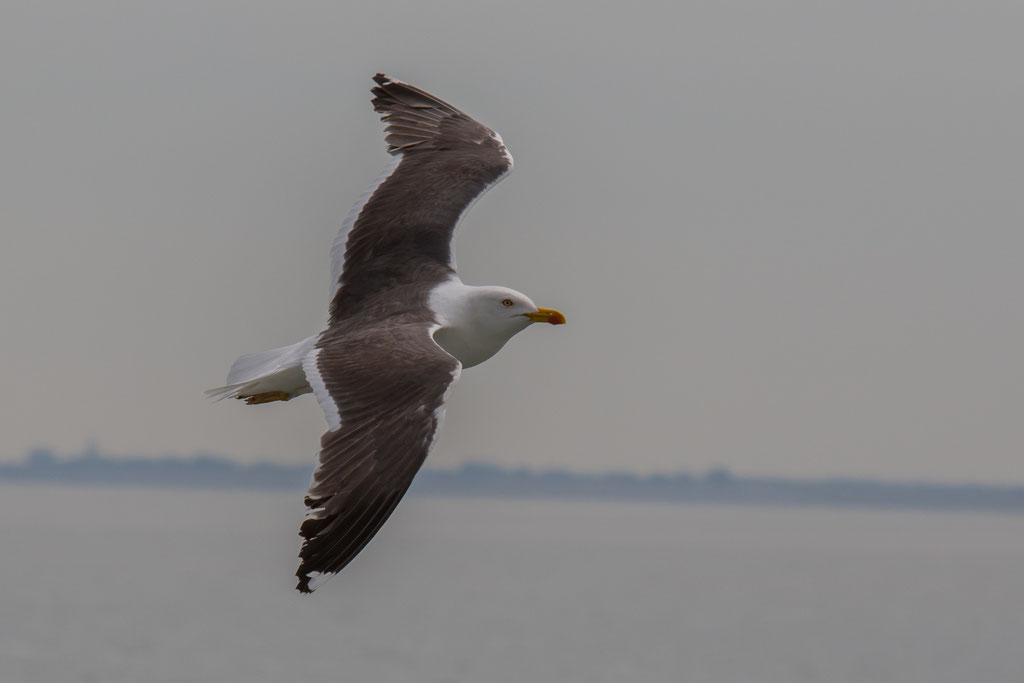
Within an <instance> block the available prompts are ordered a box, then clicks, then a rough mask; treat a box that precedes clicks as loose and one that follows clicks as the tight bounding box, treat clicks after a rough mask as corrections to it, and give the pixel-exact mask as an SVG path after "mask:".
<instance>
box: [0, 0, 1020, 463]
mask: <svg viewBox="0 0 1024 683" xmlns="http://www.w3.org/2000/svg"><path fill="white" fill-rule="evenodd" d="M1022 30H1024V6H1022V5H1021V4H1020V3H1017V2H1005V3H1001V2H972V3H961V2H931V3H917V2H914V3H910V2H899V1H893V0H885V1H875V0H872V1H869V2H844V3H834V2H820V1H818V0H815V1H814V2H759V1H754V0H738V1H735V2H722V1H715V2H696V3H695V2H689V3H687V2H682V3H679V2H672V3H663V4H661V3H659V4H653V3H643V2H616V3H610V4H609V3H596V2H572V3H557V2H549V1H544V2H539V1H533V0H528V1H525V2H504V3H500V4H496V3H489V2H481V1H480V0H466V1H460V2H418V1H413V0H404V1H402V2H398V3H394V2H364V3H305V2H287V3H285V2H279V3H268V2H256V1H247V2H233V3H227V2H211V1H210V0H202V1H201V2H200V1H184V2H173V3H169V2H168V3H151V2H106V1H103V0H92V1H91V2H88V3H82V2H70V1H67V0H64V1H54V2H46V3H38V2H17V1H11V0H8V1H7V2H5V3H4V4H3V8H2V9H0V89H2V90H0V92H2V102H3V116H2V119H0V149H2V150H3V152H2V156H0V188H2V190H0V192H2V194H3V197H2V207H3V214H2V221H3V223H2V227H3V230H2V242H0V363H2V372H3V379H4V382H3V387H4V391H3V392H2V393H0V415H2V416H3V417H2V418H0V419H2V421H3V423H2V428H0V434H2V441H0V444H2V449H0V458H3V459H17V458H20V457H22V455H23V453H24V451H25V449H27V448H28V447H30V446H32V445H37V444H45V445H50V446H53V447H55V448H57V449H58V450H62V451H65V452H67V451H70V450H77V449H78V448H80V447H81V445H82V444H83V442H84V441H85V440H86V439H87V438H89V437H95V438H97V439H98V440H99V442H100V444H101V445H102V447H103V448H104V450H107V451H111V452H114V453H124V454H129V453H140V454H156V453H190V452H193V451H196V450H205V451H213V452H217V453H222V454H227V455H231V456H234V457H237V458H240V459H247V460H263V459H272V460H277V461H282V462H292V463H298V462H309V463H312V462H313V459H314V457H315V453H316V450H317V445H318V441H319V436H320V434H321V432H322V431H323V430H324V421H323V417H322V415H321V414H320V410H319V408H318V407H317V406H316V404H315V401H313V400H312V399H311V398H310V397H308V396H306V397H303V398H302V399H300V400H296V401H293V402H290V403H288V404H281V403H277V404H273V405H269V406H258V407H247V406H243V405H240V404H239V403H237V402H232V403H219V404H210V403H208V402H207V401H206V400H205V399H204V397H203V394H202V390H203V389H206V388H209V387H212V386H217V385H219V384H220V383H221V382H222V380H223V378H224V375H225V374H226V371H227V369H228V367H229V366H230V364H231V362H232V361H233V360H234V358H235V357H236V356H237V355H238V354H240V353H243V352H249V351H258V350H262V349H265V348H270V347H273V346H278V345H282V344H287V343H291V342H294V341H297V340H299V339H301V338H303V337H305V336H307V335H309V334H312V333H313V332H316V331H317V330H319V329H320V327H321V326H322V324H323V323H324V321H325V318H326V304H327V292H328V286H329V283H328V261H329V256H328V250H329V247H330V244H331V240H332V239H333V236H334V233H335V232H336V230H337V228H338V226H339V225H340V223H341V220H342V218H343V217H344V215H345V213H346V212H347V211H348V209H349V207H350V205H351V204H352V203H353V202H354V201H355V200H356V199H357V198H358V196H359V195H360V193H361V192H362V191H363V190H364V189H365V187H366V186H367V185H368V184H369V183H370V182H371V181H372V180H373V178H374V177H375V176H376V175H377V173H378V172H379V171H380V169H381V168H383V166H384V165H385V163H386V161H387V159H386V155H385V154H384V145H383V142H382V140H381V136H380V126H379V124H378V123H377V121H376V117H375V115H374V114H373V112H372V111H371V109H370V105H369V92H368V88H369V86H370V85H371V83H370V79H369V77H370V75H371V74H373V73H374V72H375V71H385V72H387V73H389V74H390V75H393V76H394V77H396V78H400V79H403V80H407V81H410V82H412V83H414V84H416V85H419V86H421V87H423V88H425V89H427V90H430V91H432V92H435V93H437V94H438V95H440V96H441V97H444V98H445V99H448V100H450V101H451V102H452V103H454V104H455V105H456V106H459V107H461V108H463V109H465V110H466V111H468V112H469V113H470V114H472V115H475V116H477V117H478V118H480V119H481V120H482V121H484V122H485V123H487V124H488V125H490V126H491V127H493V128H495V129H497V130H498V131H500V132H501V134H502V136H503V137H504V139H505V141H506V142H507V143H508V145H509V148H510V149H511V151H512V153H513V154H514V155H515V158H516V172H515V173H513V174H512V175H511V176H510V177H509V178H508V179H507V180H505V181H504V182H503V183H501V185H499V186H498V187H497V188H495V189H494V190H492V192H491V193H490V194H488V196H487V197H486V198H485V199H484V200H483V201H481V202H480V203H479V204H478V205H477V206H476V208H474V209H473V211H472V213H471V214H470V215H469V216H468V219H467V220H466V222H465V223H464V224H463V226H462V229H461V231H460V236H459V240H458V257H459V259H458V260H459V267H460V273H461V274H462V276H463V279H464V280H466V281H467V282H470V283H473V284H503V285H507V286H511V287H515V288H517V289H521V290H523V291H525V292H526V293H527V294H528V295H530V296H531V297H532V298H533V299H534V300H535V301H537V302H538V303H539V304H540V305H542V306H550V307H555V308H559V309H561V310H563V311H564V312H565V313H566V314H567V316H568V318H569V325H566V326H565V327H560V328H554V327H548V326H535V327H534V328H532V329H530V330H528V331H526V332H525V333H523V334H521V335H520V336H519V337H517V338H516V339H514V340H513V341H512V342H511V343H510V344H509V345H508V346H507V347H506V348H505V350H503V351H502V353H500V354H499V355H498V356H496V357H495V358H494V359H492V360H491V361H489V362H488V363H486V364H485V365H483V366H481V367H479V368H475V369H472V370H468V371H466V372H465V373H464V374H463V377H462V380H461V381H460V383H459V386H458V387H457V388H456V391H455V392H454V393H453V396H452V400H451V402H450V405H449V410H448V419H447V421H446V423H445V427H444V429H443V430H442V431H443V435H442V438H441V441H440V444H439V445H438V447H437V448H436V449H435V451H434V453H433V455H432V456H431V460H432V462H433V463H434V464H435V465H452V464H455V463H457V462H460V461H463V460H467V459H485V460H491V461H495V462H501V463H504V464H509V465H514V464H523V465H530V466H544V467H566V468H572V469H580V470H584V469H585V470H598V469H612V468H614V469H622V470H635V471H640V472H649V471H674V470H680V469H688V470H699V469H703V468H705V467H708V466H711V465H715V464H725V465H729V466H731V467H733V468H735V469H737V470H740V471H744V472H750V473H779V474H787V475H800V476H819V475H835V474H850V475H871V476H886V477H889V476H891V477H926V478H933V479H949V480H963V479H970V480H982V481H1013V482H1018V483H1019V482H1024V419H1022V418H1024V365H1022V362H1021V351H1022V349H1024V307H1022V305H1021V292H1022V291H1024V268H1022V266H1021V260H1022V254H1024V231H1022V229H1021V227H1022V219H1024V191H1022V187H1021V185H1022V183H1021V180H1022V175H1024V133H1022V127H1021V125H1022V124H1021V122H1022V121H1024V79H1022V77H1021V65H1022V64H1024V41H1022V40H1021V34H1022Z"/></svg>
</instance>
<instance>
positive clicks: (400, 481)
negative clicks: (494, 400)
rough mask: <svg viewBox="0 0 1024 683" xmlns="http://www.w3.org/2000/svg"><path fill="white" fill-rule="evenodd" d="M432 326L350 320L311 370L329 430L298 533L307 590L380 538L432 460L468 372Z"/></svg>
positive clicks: (314, 358) (325, 339) (332, 333)
mask: <svg viewBox="0 0 1024 683" xmlns="http://www.w3.org/2000/svg"><path fill="white" fill-rule="evenodd" d="M346 328H347V329H346ZM431 330H432V327H431V325H429V324H426V323H422V322H387V321H384V322H382V323H381V324H380V325H378V326H376V327H373V328H369V329H367V328H365V327H363V326H358V325H344V324H343V325H340V326H338V327H335V328H329V329H328V330H327V331H326V332H325V333H324V335H323V336H322V337H321V339H320V341H318V342H317V348H315V349H314V350H313V352H311V353H310V355H309V356H307V358H306V362H305V363H304V364H303V367H304V369H305V371H306V376H307V377H308V378H309V380H310V384H311V386H312V387H313V390H314V393H315V394H316V396H317V399H318V400H319V402H320V404H321V406H322V407H323V408H324V412H325V413H326V415H327V420H328V423H329V424H330V426H331V431H328V432H327V433H326V434H324V435H323V437H322V438H321V440H320V445H321V450H320V462H319V465H318V467H317V469H316V472H315V473H314V475H313V483H312V485H311V486H310V488H309V493H308V494H307V495H306V505H307V507H308V508H309V511H308V513H307V516H306V520H305V521H304V522H303V523H302V527H301V528H300V531H299V533H300V534H301V535H302V537H303V538H304V539H305V542H304V543H303V544H302V550H301V551H300V553H299V557H300V558H301V559H302V561H301V563H300V566H299V570H298V572H297V576H298V577H299V584H298V589H299V590H300V591H302V592H304V593H309V592H312V591H313V590H314V589H315V588H316V587H317V586H318V585H319V584H320V583H321V582H322V581H323V580H325V579H326V578H328V577H329V576H330V575H333V574H336V573H337V572H339V571H341V570H342V569H343V568H344V567H345V565H347V564H348V563H349V562H350V561H351V560H352V558H353V557H355V556H356V554H358V553H359V551H360V550H362V549H363V547H364V546H365V545H366V544H367V543H368V542H369V541H370V539H371V538H373V535H374V534H376V533H377V531H378V530H379V529H380V528H381V526H382V525H383V524H384V522H385V521H386V520H387V518H388V516H389V515H390V514H391V513H392V511H394V509H395V507H396V506H397V505H398V502H399V501H400V500H401V499H402V496H403V495H404V494H405V492H406V490H407V489H408V488H409V484H410V483H412V479H413V477H414V476H415V475H416V472H417V471H418V470H419V469H420V466H421V465H422V464H423V460H424V459H425V458H426V457H427V453H428V452H429V450H430V447H431V445H432V444H433V441H434V436H435V435H436V433H437V430H438V427H439V426H440V423H441V420H442V418H443V416H444V399H445V396H446V394H447V392H448V389H449V388H450V387H451V385H452V384H453V382H454V381H455V380H456V379H457V378H458V375H459V371H460V369H461V366H460V365H459V362H458V361H457V360H455V359H454V358H453V357H451V356H450V355H448V354H447V353H445V352H444V351H443V350H442V349H441V348H440V347H439V346H438V345H437V344H436V343H434V341H433V339H431V337H430V333H431Z"/></svg>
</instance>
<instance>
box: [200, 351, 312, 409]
mask: <svg viewBox="0 0 1024 683" xmlns="http://www.w3.org/2000/svg"><path fill="white" fill-rule="evenodd" d="M316 339H317V335H313V336H312V337H309V338H307V339H303V340H302V341H300V342H298V343H297V344H292V345H291V346H282V347H280V348H277V349H270V350H269V351H260V352H258V353H247V354H245V355H244V356H240V357H239V358H238V360H236V361H235V362H234V363H233V364H232V365H231V370H229V371H228V379H227V383H226V384H225V385H224V386H222V387H217V388H216V389H210V390H208V391H207V392H206V396H207V397H208V398H211V399H213V400H215V401H220V400H221V399H225V398H247V397H250V396H253V395H256V394H265V393H273V392H281V393H286V394H289V395H290V396H297V395H298V394H305V393H308V392H309V391H311V389H310V387H309V382H308V381H307V380H306V375H305V373H304V372H303V371H302V359H303V358H305V357H306V355H307V354H309V352H310V351H312V350H313V345H314V344H316Z"/></svg>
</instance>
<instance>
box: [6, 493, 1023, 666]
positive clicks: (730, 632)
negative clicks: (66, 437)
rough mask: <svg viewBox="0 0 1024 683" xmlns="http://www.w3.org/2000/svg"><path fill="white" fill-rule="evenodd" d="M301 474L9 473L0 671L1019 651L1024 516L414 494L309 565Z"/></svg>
mask: <svg viewBox="0 0 1024 683" xmlns="http://www.w3.org/2000/svg"><path fill="white" fill-rule="evenodd" d="M301 516H302V502H301V494H299V493H296V494H282V493H252V492H231V493H224V492H210V491H169V490H148V489H138V488H86V487H63V488H51V487H32V486H24V487H21V486H0V554H2V555H0V556H2V560H0V680H3V681H4V682H10V683H21V682H30V681H31V682H36V681H38V682H40V683H54V682H58V681H95V682H97V683H101V682H102V683H120V682H124V683H128V682H131V683H139V682H142V681H145V682H146V683H160V682H163V681H166V682H168V683H169V682H171V681H174V682H192V681H196V682H198V681H204V682H206V681H218V682H225V683H232V682H236V681H237V682H239V683H241V682H245V683H254V682H258V681H273V682H275V683H281V682H284V681H301V680H318V681H375V682H388V681H396V682H397V681H417V682H438V683H440V682H442V681H488V682H492V681H493V682H497V683H502V682H506V681H507V682H509V683H511V682H513V681H515V682H517V683H518V682H520V681H559V682H562V681H579V682H587V683H591V682H594V681H608V682H615V683H619V682H621V681H677V680H686V681H688V682H691V683H700V682H704V681H706V682H708V683H711V682H714V683H723V682H730V681H736V682H747V681H751V682H753V681H757V682H762V683H799V682H802V681H807V682H814V683H820V682H831V681H835V682H837V683H853V682H860V681H878V682H883V681H885V682H891V681H899V682H900V683H914V682H920V683H943V682H949V683H962V682H963V681H968V680H972V681H985V682H986V683H991V682H999V681H1019V680H1022V675H1024V646H1022V644H1024V571H1022V568H1024V517H1022V516H1013V515H988V514H981V513H941V512H911V511H857V510H834V509H815V508H799V509H784V508H767V507H728V506H703V505H653V504H650V505H648V504H632V503H609V504H601V503H581V502H564V503H562V502H549V501H544V502H539V501H534V500H486V499H436V498H425V497H411V498H409V499H408V500H406V501H405V502H403V503H402V505H401V506H399V509H398V511H397V513H396V515H395V516H394V518H393V519H392V520H391V521H390V522H389V523H388V524H387V525H386V526H385V527H384V529H383V530H382V532H381V534H380V535H379V536H378V537H377V539H375V540H374V541H373V542H372V543H371V544H370V545H369V546H368V547H367V548H366V550H364V551H363V553H362V554H361V555H360V556H359V557H358V558H357V559H356V560H355V561H354V562H353V563H352V565H350V566H349V568H348V569H346V570H345V571H344V572H343V573H342V574H341V575H339V576H338V577H335V578H334V579H332V580H331V581H329V582H327V583H326V584H325V585H324V586H323V588H321V589H320V590H318V591H317V592H316V593H315V594H314V595H312V596H301V595H299V594H298V593H297V592H295V591H294V590H293V585H294V579H293V576H292V574H293V573H294V571H295V567H296V559H295V556H296V553H297V551H298V545H299V538H298V535H297V533H296V530H297V526H298V523H299V520H300V519H301Z"/></svg>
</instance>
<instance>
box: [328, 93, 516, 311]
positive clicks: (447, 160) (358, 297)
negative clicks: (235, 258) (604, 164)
mask: <svg viewBox="0 0 1024 683" xmlns="http://www.w3.org/2000/svg"><path fill="white" fill-rule="evenodd" d="M373 80H374V81H376V82H377V85H376V86H374V88H373V95H374V98H373V108H374V109H375V110H376V111H377V112H378V113H380V115H381V119H382V120H383V121H384V124H385V128H384V139H385V140H386V141H387V143H388V152H389V153H390V154H392V155H394V157H395V158H394V160H393V162H392V164H391V165H390V166H389V167H388V168H387V169H386V170H385V171H384V173H383V174H382V175H381V176H380V177H379V178H378V179H377V182H376V184H375V185H374V186H373V187H371V188H370V189H369V190H368V191H367V192H366V193H365V194H364V195H363V196H362V198H361V199H360V201H359V203H358V204H357V205H356V206H355V207H353V209H352V211H350V212H349V215H348V216H347V217H346V219H345V222H344V223H343V224H342V227H341V230H340V231H339V233H338V237H337V239H336V240H335V242H334V246H333V247H332V249H331V282H332V284H331V318H332V320H333V319H338V318H341V317H345V316H346V315H350V314H352V313H353V312H354V311H356V310H358V308H359V306H360V305H361V303H362V302H363V301H364V300H365V299H366V297H368V296H372V295H373V294H374V293H376V292H377V291H380V290H381V289H383V288H388V287H390V286H392V285H393V283H394V282H395V280H396V279H400V278H401V273H402V270H403V269H404V268H405V267H407V266H408V264H409V263H410V262H411V261H415V260H420V261H422V260H428V261H432V262H434V263H436V264H440V265H442V266H444V267H446V268H450V269H452V270H454V269H455V257H454V253H455V252H454V247H453V244H452V242H453V239H454V234H455V226H456V224H457V223H458V222H459V219H460V218H461V217H462V215H463V214H464V213H465V212H466V211H467V210H468V209H469V207H470V206H472V204H473V203H474V202H475V201H476V200H477V199H479V198H480V196H482V195H483V194H484V193H485V192H486V191H487V190H488V189H490V188H491V187H493V186H494V185H495V184H496V183H497V182H498V181H499V180H501V179H502V178H503V177H505V176H506V175H508V173H509V172H510V171H511V170H512V156H511V155H510V154H509V153H508V150H507V149H506V148H505V145H504V143H503V142H502V140H501V136H499V135H498V134H497V133H495V132H494V131H492V130H491V129H490V128H487V127H486V126H484V125H483V124H481V123H479V122H477V121H475V120H474V119H472V118H470V117H469V116H467V115H466V114H464V113H463V112H461V111H459V110H458V109H456V108H455V107H453V106H451V105H450V104H448V103H447V102H444V101H443V100H440V99H438V98H436V97H434V96H433V95H430V94H428V93H426V92H423V91H422V90H420V89H419V88H415V87H413V86H411V85H408V84H407V83H402V82H401V81H394V80H391V79H390V78H388V77H387V76H385V75H384V74H377V75H376V76H374V77H373Z"/></svg>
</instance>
